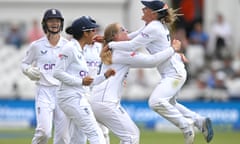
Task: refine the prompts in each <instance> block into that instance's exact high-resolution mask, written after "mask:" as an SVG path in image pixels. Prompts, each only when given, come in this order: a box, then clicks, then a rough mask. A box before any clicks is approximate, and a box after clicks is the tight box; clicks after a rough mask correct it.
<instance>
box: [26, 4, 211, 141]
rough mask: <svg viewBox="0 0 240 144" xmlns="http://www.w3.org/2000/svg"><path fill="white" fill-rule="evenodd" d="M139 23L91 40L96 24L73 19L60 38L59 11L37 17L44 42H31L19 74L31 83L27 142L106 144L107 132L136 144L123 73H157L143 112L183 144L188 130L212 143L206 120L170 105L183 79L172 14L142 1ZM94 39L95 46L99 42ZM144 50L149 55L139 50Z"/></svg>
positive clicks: (113, 27) (108, 30)
mask: <svg viewBox="0 0 240 144" xmlns="http://www.w3.org/2000/svg"><path fill="white" fill-rule="evenodd" d="M141 2H142V4H143V5H144V6H145V7H144V8H143V9H142V11H143V16H142V20H143V21H145V25H144V26H143V27H141V28H139V29H138V30H137V31H135V32H131V33H128V31H127V30H126V29H125V28H124V26H122V25H121V24H120V23H112V24H109V25H108V26H107V27H106V28H105V30H104V35H103V36H101V37H100V38H99V36H98V38H97V39H98V40H96V37H97V28H98V27H99V25H98V24H97V22H96V21H95V20H94V19H93V18H91V17H90V16H81V17H79V18H77V19H75V20H74V21H73V22H72V24H71V25H70V26H68V27H67V28H66V29H65V32H66V33H67V34H69V35H71V39H70V40H67V39H66V38H64V37H63V36H61V32H62V31H63V27H64V17H63V16H62V14H61V12H60V11H59V10H58V9H48V10H46V12H45V13H44V15H43V19H42V28H43V31H44V33H45V36H44V37H42V38H40V39H39V40H36V41H34V42H32V43H31V44H30V46H29V48H28V50H27V53H26V55H25V57H24V58H23V60H22V71H23V73H24V74H25V75H26V76H27V77H29V78H30V79H31V80H33V81H36V84H37V89H36V95H35V112H36V118H37V126H36V129H35V134H34V136H33V139H32V144H47V143H48V140H49V138H51V133H52V129H53V128H54V133H53V135H54V138H53V142H54V144H87V141H88V142H89V143H90V144H110V139H109V131H111V132H112V133H113V134H115V135H116V136H117V137H119V139H120V143H121V144H139V143H140V131H139V128H138V126H137V125H136V124H135V123H134V121H133V120H132V119H131V117H130V116H129V114H128V113H127V112H126V111H125V109H124V108H123V107H122V106H121V103H120V102H121V96H122V89H123V85H124V81H125V80H126V78H127V74H128V72H129V69H130V68H152V67H156V68H157V70H158V72H159V74H160V75H161V80H160V82H159V83H158V84H157V85H156V87H155V89H154V90H153V92H152V94H151V95H150V96H149V99H148V104H149V107H150V108H151V109H152V110H154V111H155V112H157V113H158V114H159V115H160V116H162V117H164V118H165V119H167V120H168V121H170V122H171V123H172V124H174V125H175V126H177V127H178V128H179V129H180V130H181V131H182V133H183V136H184V140H185V144H193V143H194V137H195V132H194V127H196V128H198V129H199V130H200V131H201V132H202V133H203V136H204V138H205V140H206V142H207V143H209V142H210V141H211V140H212V138H213V135H214V133H213V129H212V124H211V120H210V119H209V118H207V117H204V116H201V115H199V114H197V113H195V112H193V111H191V110H189V109H188V108H186V107H185V106H183V105H182V104H180V103H178V102H177V93H178V91H179V90H180V89H181V88H182V86H183V85H184V82H185V81H186V77H187V73H186V70H185V66H184V62H185V60H186V58H185V57H184V54H182V53H181V42H180V41H179V40H175V39H174V40H171V37H170V32H169V28H168V26H169V25H172V24H173V23H174V21H175V20H176V18H177V16H178V14H176V11H175V10H173V9H172V8H168V6H167V4H166V3H164V2H163V1H159V0H153V1H141ZM100 41H101V42H100ZM141 47H142V48H146V50H147V51H148V52H149V53H150V54H144V53H141V52H139V51H138V48H141Z"/></svg>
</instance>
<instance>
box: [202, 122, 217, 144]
mask: <svg viewBox="0 0 240 144" xmlns="http://www.w3.org/2000/svg"><path fill="white" fill-rule="evenodd" d="M202 133H203V136H204V138H205V140H206V141H207V143H209V142H210V141H211V140H212V138H213V136H214V133H213V128H212V122H211V120H210V119H209V118H205V119H204V120H203V126H202Z"/></svg>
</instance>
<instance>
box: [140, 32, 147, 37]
mask: <svg viewBox="0 0 240 144" xmlns="http://www.w3.org/2000/svg"><path fill="white" fill-rule="evenodd" d="M141 35H142V37H144V38H149V35H148V34H146V33H143V32H141Z"/></svg>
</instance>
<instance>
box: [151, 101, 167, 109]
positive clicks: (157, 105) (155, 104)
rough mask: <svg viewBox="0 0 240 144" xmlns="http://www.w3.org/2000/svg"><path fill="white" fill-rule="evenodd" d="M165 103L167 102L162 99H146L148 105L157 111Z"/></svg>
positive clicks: (163, 106)
mask: <svg viewBox="0 0 240 144" xmlns="http://www.w3.org/2000/svg"><path fill="white" fill-rule="evenodd" d="M165 103H168V101H167V100H164V99H163V100H158V101H156V100H151V99H149V101H148V105H149V107H150V108H151V109H152V110H154V111H158V110H160V109H163V108H165Z"/></svg>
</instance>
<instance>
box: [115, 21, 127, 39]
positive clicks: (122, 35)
mask: <svg viewBox="0 0 240 144" xmlns="http://www.w3.org/2000/svg"><path fill="white" fill-rule="evenodd" d="M116 29H117V30H116V31H117V33H116V34H115V35H114V37H113V40H114V41H126V40H129V38H128V31H127V29H125V28H124V27H123V26H122V25H120V24H116Z"/></svg>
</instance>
